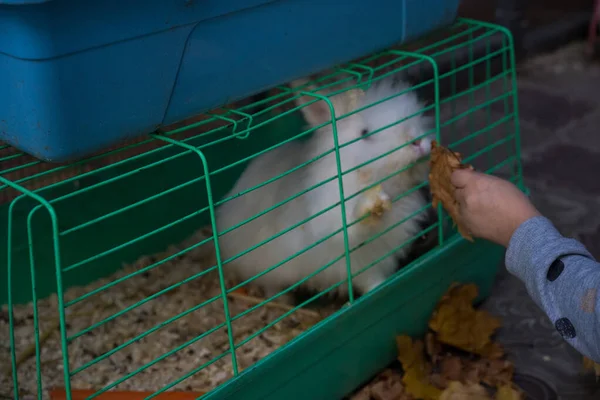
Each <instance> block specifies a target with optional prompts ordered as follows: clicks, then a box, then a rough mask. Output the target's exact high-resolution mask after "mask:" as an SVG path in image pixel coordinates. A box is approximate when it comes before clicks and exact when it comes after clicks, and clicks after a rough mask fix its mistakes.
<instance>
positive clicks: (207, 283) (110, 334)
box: [0, 235, 338, 398]
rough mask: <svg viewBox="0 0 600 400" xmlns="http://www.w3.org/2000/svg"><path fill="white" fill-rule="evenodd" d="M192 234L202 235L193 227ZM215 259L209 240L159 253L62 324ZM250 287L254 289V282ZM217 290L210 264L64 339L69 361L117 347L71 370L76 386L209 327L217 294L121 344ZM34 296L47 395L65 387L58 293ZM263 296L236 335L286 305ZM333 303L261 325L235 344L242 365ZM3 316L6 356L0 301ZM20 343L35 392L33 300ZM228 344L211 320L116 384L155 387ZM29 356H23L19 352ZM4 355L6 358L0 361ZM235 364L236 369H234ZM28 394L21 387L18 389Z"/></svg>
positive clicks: (240, 300)
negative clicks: (182, 285)
mask: <svg viewBox="0 0 600 400" xmlns="http://www.w3.org/2000/svg"><path fill="white" fill-rule="evenodd" d="M190 240H192V241H194V242H197V241H198V240H202V238H198V235H196V236H194V237H193V238H191V239H190ZM187 245H188V243H187V242H184V243H181V245H180V246H172V247H170V248H169V249H168V250H167V251H166V252H165V253H162V254H158V255H155V256H145V257H142V258H140V259H139V260H138V261H137V262H135V263H133V264H132V265H128V266H125V268H124V269H122V270H121V271H119V272H118V273H115V274H114V275H112V276H110V277H107V278H106V279H102V280H99V281H97V282H94V283H93V284H91V285H87V286H84V287H75V288H72V289H70V290H69V291H67V293H66V296H65V298H66V299H67V300H68V299H73V298H76V297H78V296H81V295H82V294H84V293H89V292H90V291H92V290H94V289H95V288H97V287H100V286H102V285H103V284H106V283H107V282H113V281H115V280H117V279H119V278H120V277H123V276H126V275H129V274H131V273H134V272H135V271H138V270H140V269H141V268H143V267H145V266H147V265H149V264H151V263H153V262H155V261H156V260H157V259H163V258H165V257H167V256H169V255H172V254H175V253H177V252H178V251H180V249H181V248H185V247H186V246H187ZM213 264H214V252H213V249H212V248H210V247H209V246H205V247H204V248H202V247H201V248H199V249H197V250H195V251H192V252H188V253H185V254H184V255H183V256H181V257H177V258H175V259H173V260H171V261H168V262H165V263H164V264H162V265H161V266H160V267H157V268H154V269H152V270H150V271H148V272H144V273H142V274H139V275H136V276H134V277H132V278H129V279H127V280H126V281H125V282H124V283H123V284H120V285H116V286H113V287H112V288H111V289H110V290H107V291H104V292H102V293H101V294H99V295H98V296H97V297H98V298H97V299H96V301H90V302H86V304H85V305H83V306H79V307H77V306H76V307H74V310H72V312H69V314H68V326H67V328H68V331H69V332H79V331H82V330H86V328H88V327H91V326H93V325H94V324H96V323H98V322H100V321H103V320H104V319H105V318H110V317H111V316H113V315H114V314H116V313H118V311H119V310H123V309H126V308H127V307H128V306H129V305H131V304H134V303H136V302H140V301H143V300H144V299H146V298H148V297H149V296H151V295H152V294H155V293H157V292H160V291H161V290H162V289H164V288H167V287H169V286H170V285H173V284H175V283H177V282H180V281H184V280H185V279H187V278H188V277H189V276H191V275H193V274H196V273H198V271H199V270H201V269H203V268H208V267H210V266H211V265H213ZM251 290H252V289H251ZM219 293H220V286H219V279H218V275H217V274H207V275H204V276H203V277H201V278H198V279H195V280H193V281H190V282H189V283H188V284H187V285H186V286H185V288H181V290H177V289H175V290H171V291H170V292H169V294H168V295H167V298H166V299H165V298H163V297H161V298H159V299H155V300H154V301H149V302H147V303H145V304H144V305H142V306H140V307H136V308H135V309H133V310H131V311H130V312H128V313H125V314H123V315H121V316H119V317H117V318H115V319H112V320H111V322H108V323H106V324H104V325H102V326H101V327H98V328H97V329H91V330H90V331H89V332H87V333H86V334H84V335H83V336H82V337H80V338H79V340H75V341H74V342H73V343H72V344H71V345H70V346H69V359H70V360H71V363H72V364H71V365H74V366H75V368H77V366H81V365H84V364H86V363H88V362H90V361H91V360H93V359H95V358H97V357H98V356H99V355H101V354H105V353H108V354H110V352H111V350H114V349H119V351H115V352H114V354H112V355H110V356H109V357H107V358H106V359H104V360H102V361H100V362H99V363H98V364H96V365H94V366H92V367H90V368H89V369H85V370H83V371H82V372H81V373H79V374H76V375H75V376H74V378H72V380H71V384H72V387H73V388H75V389H96V390H97V389H99V388H102V387H105V386H107V385H110V384H111V383H113V382H115V381H117V380H118V379H119V378H122V377H123V376H127V375H128V374H129V373H132V372H133V371H135V370H137V369H138V367H139V366H140V365H144V364H146V363H149V362H151V361H152V360H155V359H157V358H158V359H160V357H161V356H163V354H165V353H167V352H168V351H169V350H171V349H173V348H175V347H177V346H181V345H182V344H184V343H186V342H188V341H190V340H193V339H194V338H196V337H198V336H199V335H201V334H202V333H205V332H209V331H211V330H214V327H216V326H221V325H224V323H225V315H224V309H223V303H222V301H213V302H211V303H209V304H208V305H206V306H204V307H200V308H199V309H197V310H195V311H194V312H191V313H189V314H187V315H185V316H183V317H181V318H179V319H177V320H176V321H173V322H172V323H171V324H169V325H167V326H165V327H164V328H162V329H158V330H157V331H156V332H154V333H153V334H152V335H151V336H150V337H144V338H142V339H141V340H139V341H137V342H136V343H132V344H131V345H130V346H127V347H125V348H121V344H122V343H125V342H127V341H128V340H131V339H132V338H134V337H136V336H138V335H141V334H143V333H144V332H148V331H151V330H153V328H154V327H155V326H160V325H161V324H163V323H164V322H165V321H166V320H168V319H169V318H172V317H173V316H174V315H179V314H180V313H185V311H187V310H190V309H193V308H194V307H196V306H198V305H199V304H203V303H205V302H206V301H209V300H210V299H211V298H214V297H215V296H217V295H218V294H219ZM258 296H260V293H252V292H250V293H248V294H244V293H240V294H239V295H238V296H235V295H234V297H233V298H230V301H229V307H230V312H231V313H232V316H235V315H237V314H239V313H240V312H243V311H246V310H248V309H249V308H250V307H251V306H253V305H255V300H257V299H260V297H258ZM38 304H39V306H38V312H39V315H40V316H41V317H40V327H39V331H40V337H41V339H40V340H42V341H43V342H44V343H43V345H42V352H41V365H42V368H43V374H42V380H43V387H44V389H45V390H44V398H48V389H51V388H56V387H63V386H64V377H63V368H62V356H61V353H60V348H61V347H60V336H59V330H58V315H57V299H56V295H53V296H51V297H49V298H47V299H44V300H41V301H40V302H39V303H38ZM269 304H270V306H267V307H260V308H259V309H257V310H256V311H255V312H251V313H249V314H247V315H245V316H244V317H243V318H240V319H239V320H236V321H234V323H233V326H232V328H233V331H234V337H235V339H236V340H244V339H246V338H248V337H249V336H250V335H251V334H253V333H255V332H256V331H258V330H259V329H261V328H263V327H264V326H265V324H266V323H268V322H270V321H272V320H274V319H276V318H278V317H280V316H281V315H282V314H284V313H285V312H286V311H287V306H286V305H285V304H284V303H269ZM337 308H338V307H336V306H334V305H333V303H329V304H323V305H321V306H320V307H319V308H315V309H309V310H306V309H302V310H299V312H295V313H294V314H292V315H291V316H289V317H287V318H285V319H283V320H282V321H280V322H278V323H276V324H274V325H273V326H272V328H271V329H268V330H266V331H264V332H263V333H261V334H259V335H258V336H256V337H255V338H253V339H252V340H250V341H248V342H247V343H246V345H244V346H243V347H241V348H240V349H238V351H237V361H238V365H239V367H240V370H243V369H244V368H246V367H248V366H250V365H252V364H254V363H255V362H256V361H258V360H259V359H262V358H263V357H265V356H266V355H268V354H269V353H271V352H273V351H274V350H275V349H277V348H279V347H280V346H281V345H283V344H285V343H287V342H289V341H290V340H291V339H293V338H294V337H296V336H297V335H298V334H300V333H302V332H303V331H304V330H306V329H307V328H308V327H310V326H311V325H313V324H315V323H316V322H318V321H319V320H321V319H322V318H323V317H326V316H327V315H330V314H332V313H333V312H334V311H335V310H336V309H337ZM1 317H2V318H1V319H0V335H2V336H0V343H1V348H0V351H1V354H0V358H1V359H3V360H8V359H9V346H8V344H9V343H8V337H5V336H6V333H7V332H8V323H9V322H8V317H7V309H6V306H4V307H3V309H2V314H1ZM15 317H16V324H15V325H16V332H15V336H16V338H17V347H18V348H19V349H20V352H19V355H18V357H19V358H20V359H21V360H20V361H21V362H20V363H19V364H20V365H19V367H18V371H19V384H20V386H21V389H22V393H23V395H24V396H28V395H34V394H35V393H36V392H37V384H36V366H35V355H34V354H33V353H32V352H29V351H28V350H27V349H28V348H29V346H31V345H33V344H34V343H33V340H32V338H33V337H34V335H33V330H34V325H33V309H32V307H31V305H24V306H18V307H16V308H15ZM228 347H229V343H228V335H227V330H226V327H225V326H223V327H222V328H221V329H217V330H216V331H214V332H212V333H211V334H210V335H208V336H207V337H206V338H205V339H204V340H199V341H197V342H195V343H193V344H191V345H189V346H186V347H185V349H184V350H183V351H182V352H181V353H175V354H174V355H172V356H170V357H166V358H164V359H162V360H161V361H160V362H157V363H156V364H154V365H152V366H150V367H149V368H147V369H145V370H143V371H142V372H140V373H139V374H137V375H136V376H135V377H132V378H131V379H128V380H127V381H125V382H123V383H122V384H120V385H118V387H117V389H118V390H140V391H156V390H159V389H161V388H163V387H165V386H166V385H168V384H169V383H171V382H173V381H175V380H176V379H177V378H179V377H180V376H181V375H182V373H185V372H186V371H188V370H191V369H193V368H195V367H197V366H199V365H201V364H203V363H206V362H208V361H209V360H212V359H214V358H215V357H216V356H218V355H220V354H222V353H224V354H228V353H227V350H228ZM24 354H27V358H26V359H23V358H22V357H23V355H24ZM6 365H8V363H7V364H6ZM2 372H3V373H2V375H1V376H0V379H1V380H0V398H11V397H12V395H11V393H12V379H9V374H8V373H9V370H6V371H2ZM240 372H241V371H240ZM232 373H233V371H232V364H231V358H230V357H228V356H227V355H226V356H225V357H223V358H221V359H219V360H217V361H216V362H214V363H212V364H211V365H210V366H208V367H207V368H205V369H202V370H201V371H200V372H199V373H196V374H194V375H193V376H192V377H190V378H189V379H187V380H185V381H184V382H182V383H181V384H179V385H177V386H175V387H174V389H179V390H186V391H198V392H208V391H209V390H211V389H214V388H215V387H217V386H219V385H220V384H222V383H224V382H226V381H227V380H228V379H230V378H231V377H232ZM25 398H27V397H25Z"/></svg>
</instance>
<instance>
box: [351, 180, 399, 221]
mask: <svg viewBox="0 0 600 400" xmlns="http://www.w3.org/2000/svg"><path fill="white" fill-rule="evenodd" d="M390 208H392V200H391V199H390V197H389V196H388V195H387V194H386V193H385V192H384V191H383V189H382V188H381V186H380V185H377V186H375V187H374V188H372V189H369V190H367V191H366V192H365V193H363V194H362V197H361V198H360V200H359V202H358V204H357V208H356V214H357V215H356V216H357V218H361V217H363V216H365V215H368V217H367V218H365V219H364V220H362V221H361V223H363V224H369V223H373V222H377V221H378V220H379V218H381V216H382V215H383V214H384V213H385V212H386V211H388V210H389V209H390Z"/></svg>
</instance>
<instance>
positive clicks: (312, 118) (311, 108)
mask: <svg viewBox="0 0 600 400" xmlns="http://www.w3.org/2000/svg"><path fill="white" fill-rule="evenodd" d="M308 82H309V80H308V79H298V80H295V81H293V82H292V83H291V84H290V86H291V87H292V88H293V89H295V90H296V91H297V92H311V91H313V92H314V89H315V87H314V86H313V85H311V84H308ZM314 100H317V98H316V97H314V96H301V97H299V98H297V99H296V104H297V105H298V106H301V107H302V108H301V111H302V115H304V118H305V119H306V121H307V122H308V123H309V124H310V126H311V127H315V126H318V125H321V124H323V123H325V122H328V121H331V110H330V109H329V105H328V104H327V102H326V101H323V100H318V101H315V102H314V103H312V104H310V105H306V104H308V103H311V102H313V101H314Z"/></svg>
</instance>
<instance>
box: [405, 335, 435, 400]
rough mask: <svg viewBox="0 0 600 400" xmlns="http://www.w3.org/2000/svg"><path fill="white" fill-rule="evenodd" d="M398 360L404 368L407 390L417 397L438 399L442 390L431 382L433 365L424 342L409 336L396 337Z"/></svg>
mask: <svg viewBox="0 0 600 400" xmlns="http://www.w3.org/2000/svg"><path fill="white" fill-rule="evenodd" d="M396 344H397V346H398V360H399V361H400V363H401V364H402V368H403V369H404V376H403V377H402V382H403V383H404V388H405V390H406V392H408V393H409V394H410V395H412V396H413V397H415V398H417V399H423V400H437V399H439V397H440V394H441V391H440V390H439V389H438V388H436V387H435V386H433V385H432V384H431V381H430V380H429V374H430V373H431V365H430V364H429V363H427V361H426V360H425V354H424V351H423V350H424V347H425V346H424V344H423V342H422V341H420V340H415V341H414V342H413V340H412V339H411V338H410V337H408V336H399V337H397V338H396Z"/></svg>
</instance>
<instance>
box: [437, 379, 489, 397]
mask: <svg viewBox="0 0 600 400" xmlns="http://www.w3.org/2000/svg"><path fill="white" fill-rule="evenodd" d="M439 400H491V398H490V396H489V395H488V393H487V391H486V390H485V388H484V387H483V386H481V385H479V384H476V383H475V384H467V385H463V384H462V383H460V382H450V385H449V386H448V388H447V389H446V390H444V391H443V392H442V394H441V395H440V397H439Z"/></svg>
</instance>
